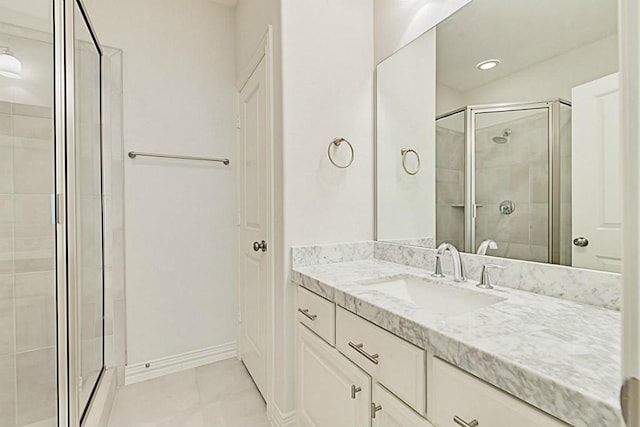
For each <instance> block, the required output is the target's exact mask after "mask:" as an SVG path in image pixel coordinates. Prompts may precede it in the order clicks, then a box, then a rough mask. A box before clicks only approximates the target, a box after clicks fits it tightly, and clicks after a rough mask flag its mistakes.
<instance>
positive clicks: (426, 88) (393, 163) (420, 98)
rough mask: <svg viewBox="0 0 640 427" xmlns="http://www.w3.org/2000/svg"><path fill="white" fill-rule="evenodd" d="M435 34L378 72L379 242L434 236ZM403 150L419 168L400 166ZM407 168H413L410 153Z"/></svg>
mask: <svg viewBox="0 0 640 427" xmlns="http://www.w3.org/2000/svg"><path fill="white" fill-rule="evenodd" d="M435 36H436V34H435V31H433V30H432V31H429V32H427V33H425V34H424V35H423V36H421V37H419V38H418V39H417V40H416V41H415V42H414V43H411V44H410V45H409V46H407V47H405V48H404V49H402V50H400V51H399V52H398V53H397V54H395V55H393V57H391V58H389V59H388V60H386V61H384V62H383V63H381V64H380V65H378V70H377V87H378V91H377V104H378V108H377V116H378V119H377V126H378V134H377V171H376V173H377V176H376V180H377V184H378V185H377V191H378V199H377V205H378V217H377V221H378V234H377V237H378V239H381V240H385V239H412V238H424V237H435V231H436V230H435V225H436V224H435V222H436V220H435V198H436V195H435V190H436V185H435V179H436V174H435V169H436V162H435V156H434V155H433V153H435V121H434V120H428V119H427V118H429V117H434V116H435V109H436V108H435V93H436V89H435V78H436V68H435V62H434V61H433V58H434V56H435V51H436V37H435ZM403 148H411V149H414V150H416V151H417V152H418V155H419V156H420V160H421V162H420V170H419V171H418V173H417V174H416V175H409V174H408V173H407V172H405V170H404V169H403V167H402V154H401V150H402V149H403ZM406 166H407V168H408V169H409V171H411V172H413V171H414V170H416V169H415V168H416V167H417V163H416V162H415V156H414V154H408V155H407V158H406Z"/></svg>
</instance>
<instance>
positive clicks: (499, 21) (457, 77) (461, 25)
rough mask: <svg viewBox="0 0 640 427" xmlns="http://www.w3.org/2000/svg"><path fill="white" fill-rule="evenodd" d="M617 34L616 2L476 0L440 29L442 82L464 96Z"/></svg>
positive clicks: (605, 0) (438, 50)
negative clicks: (489, 62)
mask: <svg viewBox="0 0 640 427" xmlns="http://www.w3.org/2000/svg"><path fill="white" fill-rule="evenodd" d="M616 32H617V2H616V0H474V1H472V2H470V3H469V4H468V5H467V6H465V7H464V8H462V9H461V10H459V11H458V12H457V13H456V14H454V15H453V16H451V17H450V18H448V19H447V20H446V21H444V22H442V23H440V24H439V25H438V27H437V33H436V34H437V55H438V56H437V79H438V83H440V84H443V85H445V86H448V87H450V88H452V89H454V90H457V91H458V92H466V91H468V90H471V89H474V88H477V87H480V86H483V85H485V84H487V83H489V82H491V81H494V80H497V79H500V78H503V77H505V76H507V75H509V74H512V73H514V72H516V71H519V70H522V69H524V68H527V67H529V66H531V65H533V64H536V63H538V62H542V61H545V60H548V59H551V58H553V57H555V56H558V55H561V54H563V53H566V52H569V51H571V50H574V49H576V48H578V47H581V46H585V45H587V44H590V43H593V42H596V41H598V40H601V39H603V38H605V37H607V36H610V35H613V34H615V33H616ZM492 58H498V59H500V60H501V64H500V65H499V66H498V67H496V68H494V69H492V70H489V71H480V70H477V69H476V68H475V67H476V64H478V63H479V62H481V61H484V60H486V59H492Z"/></svg>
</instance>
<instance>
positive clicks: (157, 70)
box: [86, 0, 236, 366]
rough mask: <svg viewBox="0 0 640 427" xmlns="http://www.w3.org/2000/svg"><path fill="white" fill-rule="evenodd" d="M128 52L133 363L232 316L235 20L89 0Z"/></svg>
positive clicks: (102, 28)
mask: <svg viewBox="0 0 640 427" xmlns="http://www.w3.org/2000/svg"><path fill="white" fill-rule="evenodd" d="M86 5H87V7H88V10H89V14H90V16H91V19H92V21H93V23H94V25H95V27H96V29H97V32H98V34H99V37H100V39H101V41H102V42H103V43H104V44H106V45H110V46H114V47H118V48H122V49H123V52H124V138H125V151H130V150H138V151H151V152H168V153H178V154H187V155H201V156H213V157H230V158H231V165H232V166H231V167H225V166H222V165H211V164H203V163H194V162H186V161H171V160H154V159H142V158H140V159H136V160H131V159H126V162H125V174H126V182H125V185H126V212H125V215H126V218H125V221H126V279H127V290H126V298H127V350H128V364H129V366H131V365H135V364H140V363H144V362H146V361H149V360H153V359H158V358H163V357H167V356H172V355H177V354H181V353H185V352H190V351H194V350H200V349H204V348H208V347H214V346H217V345H222V344H225V343H230V342H233V341H235V339H236V333H235V330H236V325H235V309H234V308H235V299H236V285H235V281H236V278H235V258H234V257H235V232H234V228H233V216H234V214H233V212H234V206H235V185H234V182H235V179H234V176H235V174H234V170H233V169H234V167H235V166H234V159H233V156H234V153H235V133H234V126H233V124H234V105H235V90H234V82H235V72H234V63H235V59H234V53H235V52H234V18H233V11H232V10H231V9H228V8H225V7H223V6H219V5H216V4H214V3H212V2H210V1H208V0H191V1H190V2H189V5H188V7H185V5H184V4H183V3H182V2H175V1H170V0H161V1H153V0H138V1H127V0H115V1H114V0H86Z"/></svg>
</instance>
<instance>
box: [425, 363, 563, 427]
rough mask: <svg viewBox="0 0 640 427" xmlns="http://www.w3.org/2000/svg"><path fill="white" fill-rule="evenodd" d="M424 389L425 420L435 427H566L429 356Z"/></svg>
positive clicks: (471, 376) (527, 405)
mask: <svg viewBox="0 0 640 427" xmlns="http://www.w3.org/2000/svg"><path fill="white" fill-rule="evenodd" d="M428 389H429V419H431V421H433V422H434V423H435V424H436V425H437V426H438V427H461V426H478V427H483V426H489V427H513V426H518V427H540V426H544V427H568V425H567V424H565V423H563V422H561V421H558V420H557V419H555V418H553V417H552V416H550V415H548V414H546V413H544V412H542V411H540V410H538V409H536V408H534V407H533V406H531V405H529V404H527V403H525V402H523V401H521V400H519V399H517V398H515V397H513V396H511V395H510V394H507V393H505V392H503V391H500V390H498V389H497V388H495V387H493V386H491V385H489V384H487V383H485V382H484V381H482V380H480V379H478V378H476V377H474V376H473V375H470V374H468V373H466V372H465V371H462V370H460V369H458V368H456V367H455V366H453V365H450V364H449V363H447V362H444V361H442V360H440V359H438V358H437V357H433V358H432V363H431V370H430V371H429V377H428ZM456 420H457V421H456Z"/></svg>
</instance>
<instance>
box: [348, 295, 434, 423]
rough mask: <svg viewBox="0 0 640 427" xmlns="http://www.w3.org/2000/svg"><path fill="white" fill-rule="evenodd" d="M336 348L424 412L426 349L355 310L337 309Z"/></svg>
mask: <svg viewBox="0 0 640 427" xmlns="http://www.w3.org/2000/svg"><path fill="white" fill-rule="evenodd" d="M336 348H338V350H340V352H342V353H343V354H344V355H346V356H347V357H348V358H349V359H351V360H353V361H354V362H355V363H356V364H357V365H358V366H360V367H361V368H362V369H364V370H365V371H367V372H368V373H369V374H371V376H372V377H373V378H375V379H376V380H378V381H379V382H380V383H382V384H384V386H385V387H387V388H388V389H389V390H390V391H392V392H393V393H394V394H395V395H396V396H398V397H399V398H400V399H402V400H403V401H404V402H406V403H407V404H409V405H410V406H412V407H413V408H414V409H415V410H416V411H418V412H419V413H421V414H424V413H425V412H426V403H427V402H426V385H427V381H426V378H425V352H424V351H423V350H422V349H420V348H418V347H416V346H414V345H412V344H409V343H408V342H406V341H404V340H403V339H401V338H398V337H396V336H395V335H393V334H391V333H389V332H387V331H385V330H384V329H382V328H380V327H378V326H376V325H374V324H373V323H370V322H368V321H366V320H364V319H362V318H360V317H358V316H356V315H355V314H352V313H351V312H349V311H347V310H345V309H343V308H341V307H338V308H337V309H336Z"/></svg>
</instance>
